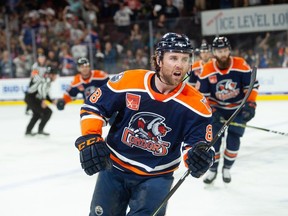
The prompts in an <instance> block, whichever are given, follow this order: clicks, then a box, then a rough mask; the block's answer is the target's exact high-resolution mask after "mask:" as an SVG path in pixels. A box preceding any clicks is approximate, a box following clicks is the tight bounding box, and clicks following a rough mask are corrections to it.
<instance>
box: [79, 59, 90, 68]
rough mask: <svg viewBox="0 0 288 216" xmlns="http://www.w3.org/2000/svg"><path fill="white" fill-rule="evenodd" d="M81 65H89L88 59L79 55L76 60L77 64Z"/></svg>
mask: <svg viewBox="0 0 288 216" xmlns="http://www.w3.org/2000/svg"><path fill="white" fill-rule="evenodd" d="M82 65H85V66H86V65H90V63H89V60H88V59H87V58H85V57H80V58H79V59H78V60H77V66H78V67H80V66H82Z"/></svg>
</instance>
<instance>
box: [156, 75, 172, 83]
mask: <svg viewBox="0 0 288 216" xmlns="http://www.w3.org/2000/svg"><path fill="white" fill-rule="evenodd" d="M156 76H157V77H158V78H159V80H160V82H162V83H164V84H165V85H171V86H173V84H170V83H167V82H165V81H164V80H162V79H161V76H160V73H159V72H158V73H156Z"/></svg>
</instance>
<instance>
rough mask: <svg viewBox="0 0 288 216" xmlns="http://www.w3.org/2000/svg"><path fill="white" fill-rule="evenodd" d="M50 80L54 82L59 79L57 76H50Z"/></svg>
mask: <svg viewBox="0 0 288 216" xmlns="http://www.w3.org/2000/svg"><path fill="white" fill-rule="evenodd" d="M50 79H51V80H52V82H53V81H54V80H56V79H57V74H50Z"/></svg>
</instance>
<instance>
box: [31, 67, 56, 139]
mask: <svg viewBox="0 0 288 216" xmlns="http://www.w3.org/2000/svg"><path fill="white" fill-rule="evenodd" d="M56 78H57V70H55V69H52V68H51V67H48V68H47V71H46V73H45V74H44V75H43V77H41V76H38V75H37V76H33V77H31V81H30V84H29V87H28V90H27V94H26V95H25V102H26V103H27V106H29V108H30V109H31V110H32V112H33V115H32V118H31V120H30V122H29V124H28V126H27V128H26V133H25V134H26V135H27V136H34V135H36V134H37V133H33V132H32V129H33V128H34V126H35V124H36V123H37V121H38V120H39V119H40V123H39V126H38V134H40V135H45V136H49V135H50V134H49V133H46V132H44V127H45V126H46V124H47V122H48V121H49V119H50V117H51V115H52V110H51V109H50V108H49V106H48V105H47V104H46V100H48V101H50V102H53V101H52V99H51V98H50V96H49V91H50V86H51V82H53V81H54V80H55V79H56Z"/></svg>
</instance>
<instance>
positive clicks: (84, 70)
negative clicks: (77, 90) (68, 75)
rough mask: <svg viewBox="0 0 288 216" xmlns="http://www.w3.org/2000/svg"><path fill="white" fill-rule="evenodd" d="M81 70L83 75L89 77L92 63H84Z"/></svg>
mask: <svg viewBox="0 0 288 216" xmlns="http://www.w3.org/2000/svg"><path fill="white" fill-rule="evenodd" d="M79 72H80V73H81V75H82V77H83V78H84V79H85V78H88V77H89V76H90V65H89V64H83V65H81V66H80V67H79Z"/></svg>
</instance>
